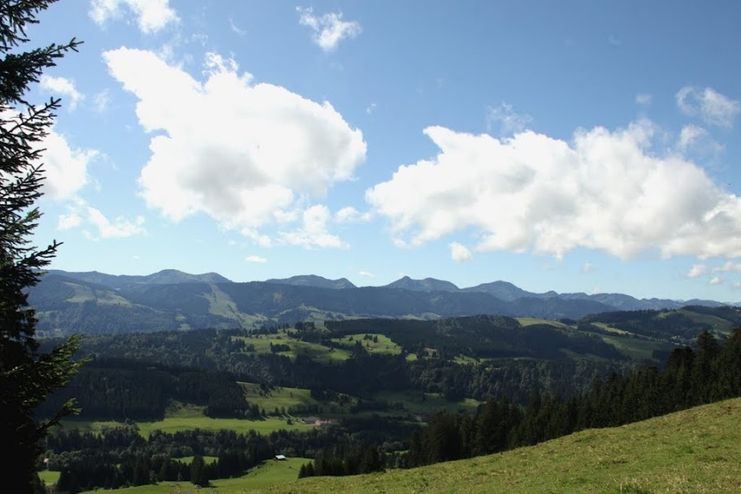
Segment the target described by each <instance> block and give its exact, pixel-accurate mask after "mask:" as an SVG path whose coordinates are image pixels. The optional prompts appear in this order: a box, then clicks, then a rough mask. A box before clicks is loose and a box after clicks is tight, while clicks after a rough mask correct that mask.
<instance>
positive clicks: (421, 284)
mask: <svg viewBox="0 0 741 494" xmlns="http://www.w3.org/2000/svg"><path fill="white" fill-rule="evenodd" d="M386 288H400V289H402V290H411V291H415V292H457V291H458V290H459V288H458V287H457V286H456V285H454V284H453V283H451V282H449V281H445V280H438V279H435V278H425V279H422V280H415V279H412V278H410V277H409V276H403V277H401V278H399V279H398V280H396V281H394V282H392V283H389V284H388V285H386Z"/></svg>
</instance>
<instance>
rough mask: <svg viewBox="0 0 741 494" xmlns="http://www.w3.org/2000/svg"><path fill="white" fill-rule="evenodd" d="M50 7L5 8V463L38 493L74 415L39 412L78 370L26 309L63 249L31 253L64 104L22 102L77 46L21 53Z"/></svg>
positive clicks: (1, 269) (1, 44)
mask: <svg viewBox="0 0 741 494" xmlns="http://www.w3.org/2000/svg"><path fill="white" fill-rule="evenodd" d="M51 3H53V0H23V1H21V0H3V1H2V2H0V410H2V415H3V419H2V422H0V437H2V441H0V445H1V446H0V456H1V457H2V458H5V460H4V461H7V462H9V464H6V466H7V467H8V468H6V469H4V471H5V472H6V473H5V474H4V475H3V477H4V478H3V491H6V492H14V493H26V492H32V491H33V485H34V476H35V475H36V474H35V461H36V458H37V457H38V455H39V454H40V452H41V451H40V447H39V441H40V439H41V438H42V437H44V435H45V434H46V431H47V429H48V428H49V427H51V426H52V425H54V424H56V423H57V422H58V421H59V419H60V418H61V417H62V416H64V415H66V414H69V413H71V412H72V411H73V406H72V403H69V402H68V403H66V404H65V406H64V407H62V408H61V409H60V410H59V411H58V412H57V413H56V414H55V415H54V416H53V417H52V418H51V419H50V420H48V421H45V422H37V421H36V420H35V418H34V409H35V408H36V407H37V406H38V405H39V404H40V403H42V402H43V401H44V399H45V398H46V396H47V395H49V394H50V393H51V392H52V391H54V390H56V389H59V388H60V387H62V386H64V385H65V384H66V383H67V382H68V381H69V379H70V378H71V376H72V375H74V373H75V372H76V370H77V368H78V366H79V365H80V364H79V363H73V362H72V361H71V357H72V355H73V353H74V352H75V350H76V348H77V340H75V339H70V340H68V341H67V342H66V343H65V344H64V345H62V346H61V347H59V348H57V349H56V350H54V351H52V352H50V353H42V352H40V351H39V344H38V342H37V340H36V338H35V327H36V318H35V315H34V311H33V310H32V309H31V308H30V307H29V306H28V302H27V292H28V288H30V287H32V286H33V285H35V284H36V283H37V282H38V280H39V276H40V275H41V269H42V268H43V267H44V266H47V265H48V264H49V262H50V260H51V258H52V257H53V256H54V254H55V252H56V249H57V247H58V246H59V243H57V242H56V241H54V242H53V243H52V244H51V245H50V246H48V247H46V248H44V249H40V250H39V249H37V248H36V247H34V246H32V245H31V244H30V243H31V235H32V233H33V230H34V229H35V227H36V226H37V224H38V221H39V218H40V217H41V213H40V212H39V210H38V208H37V207H36V206H35V203H36V201H37V199H38V198H39V197H40V196H41V186H42V181H43V169H42V165H41V160H42V157H43V150H42V149H41V146H42V145H43V144H42V142H43V139H44V137H45V136H46V135H47V133H48V131H49V128H50V127H51V125H52V122H53V120H54V116H55V114H54V112H55V111H56V110H57V109H58V107H59V100H55V99H52V100H50V101H48V102H47V103H45V104H41V105H33V104H31V103H29V102H27V101H26V100H25V99H24V97H25V93H26V92H27V90H28V88H29V86H30V85H31V84H33V83H36V82H38V80H39V78H40V77H41V74H42V72H43V70H44V69H46V68H49V67H52V66H54V65H55V64H56V61H57V59H59V58H60V57H62V56H63V55H64V54H65V53H67V52H68V51H70V50H75V49H76V47H77V45H78V44H79V42H77V41H75V40H74V39H73V40H72V41H70V42H69V43H67V44H64V45H56V44H52V45H49V46H46V47H42V48H36V49H33V50H30V51H26V52H23V51H21V50H20V49H19V47H20V46H21V45H23V44H24V43H26V42H27V41H29V39H28V37H27V36H26V32H25V30H26V28H27V27H28V26H29V25H31V24H35V23H37V22H38V21H37V19H36V17H37V15H38V14H39V13H40V12H41V11H42V10H44V9H46V8H47V7H48V6H49V5H50V4H51Z"/></svg>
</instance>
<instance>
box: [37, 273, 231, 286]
mask: <svg viewBox="0 0 741 494" xmlns="http://www.w3.org/2000/svg"><path fill="white" fill-rule="evenodd" d="M48 274H49V275H57V276H62V277H65V278H70V279H73V280H77V281H84V282H86V283H95V284H97V285H102V286H106V287H109V288H114V289H120V288H122V287H124V286H128V285H171V284H178V283H231V280H229V279H228V278H225V277H224V276H221V275H220V274H218V273H203V274H190V273H184V272H183V271H178V270H177V269H163V270H162V271H158V272H156V273H152V274H148V275H127V274H122V275H114V274H106V273H100V272H98V271H86V272H70V271H62V270H60V269H52V270H49V272H48Z"/></svg>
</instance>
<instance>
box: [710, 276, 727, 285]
mask: <svg viewBox="0 0 741 494" xmlns="http://www.w3.org/2000/svg"><path fill="white" fill-rule="evenodd" d="M721 284H723V279H722V278H721V277H720V276H713V277H712V278H710V280H709V281H708V285H721Z"/></svg>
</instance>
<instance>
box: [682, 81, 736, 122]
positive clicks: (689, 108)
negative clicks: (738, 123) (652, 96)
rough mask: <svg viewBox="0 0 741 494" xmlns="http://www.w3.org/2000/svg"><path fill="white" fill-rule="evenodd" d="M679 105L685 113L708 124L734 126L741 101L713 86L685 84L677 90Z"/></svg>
mask: <svg viewBox="0 0 741 494" xmlns="http://www.w3.org/2000/svg"><path fill="white" fill-rule="evenodd" d="M676 99H677V106H679V109H680V110H681V111H682V113H684V114H685V115H690V116H696V117H699V118H700V119H701V120H703V121H704V122H706V123H708V124H712V125H717V126H719V127H727V128H729V127H732V126H733V121H734V120H735V118H736V115H738V113H739V111H741V103H739V102H738V101H736V100H734V99H731V98H729V97H728V96H724V95H723V94H721V93H719V92H718V91H716V90H715V89H713V88H709V87H706V88H705V89H700V88H696V87H693V86H685V87H683V88H682V89H680V90H679V91H678V92H677V95H676Z"/></svg>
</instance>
